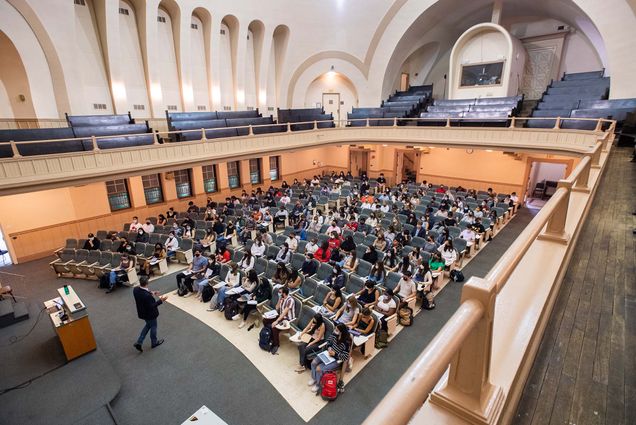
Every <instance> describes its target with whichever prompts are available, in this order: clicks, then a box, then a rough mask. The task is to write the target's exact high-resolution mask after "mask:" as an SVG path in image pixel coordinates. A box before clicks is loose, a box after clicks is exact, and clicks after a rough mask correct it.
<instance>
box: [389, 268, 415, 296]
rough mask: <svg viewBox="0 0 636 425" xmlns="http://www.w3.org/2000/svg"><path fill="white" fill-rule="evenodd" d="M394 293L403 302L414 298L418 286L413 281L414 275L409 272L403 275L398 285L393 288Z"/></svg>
mask: <svg viewBox="0 0 636 425" xmlns="http://www.w3.org/2000/svg"><path fill="white" fill-rule="evenodd" d="M393 292H394V293H395V294H396V295H397V296H398V298H400V299H401V300H403V301H406V300H408V299H410V298H412V297H414V296H415V295H416V293H417V286H416V285H415V282H414V281H413V279H412V273H411V271H410V270H408V271H407V272H406V273H404V274H403V275H402V278H401V279H400V281H399V282H398V284H397V285H396V286H395V288H393Z"/></svg>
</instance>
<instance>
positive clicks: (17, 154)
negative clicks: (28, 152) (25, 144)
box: [9, 140, 22, 158]
mask: <svg viewBox="0 0 636 425" xmlns="http://www.w3.org/2000/svg"><path fill="white" fill-rule="evenodd" d="M9 144H10V145H11V152H13V157H14V158H20V157H22V155H20V151H19V150H18V145H16V144H15V140H11V141H9Z"/></svg>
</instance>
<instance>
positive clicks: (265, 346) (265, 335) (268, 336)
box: [258, 325, 272, 351]
mask: <svg viewBox="0 0 636 425" xmlns="http://www.w3.org/2000/svg"><path fill="white" fill-rule="evenodd" d="M258 346H259V347H261V349H262V350H265V351H270V350H271V349H272V327H271V326H269V325H265V326H263V329H261V331H260V333H259V334H258Z"/></svg>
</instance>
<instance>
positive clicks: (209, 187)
mask: <svg viewBox="0 0 636 425" xmlns="http://www.w3.org/2000/svg"><path fill="white" fill-rule="evenodd" d="M202 168H203V189H204V190H205V192H206V193H212V192H216V191H218V190H219V189H218V186H217V184H216V165H204V166H203V167H202Z"/></svg>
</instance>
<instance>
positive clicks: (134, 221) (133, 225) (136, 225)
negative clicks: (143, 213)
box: [130, 216, 141, 232]
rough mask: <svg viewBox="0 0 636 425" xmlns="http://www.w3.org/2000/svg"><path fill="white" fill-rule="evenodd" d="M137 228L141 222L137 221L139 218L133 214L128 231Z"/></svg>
mask: <svg viewBox="0 0 636 425" xmlns="http://www.w3.org/2000/svg"><path fill="white" fill-rule="evenodd" d="M139 229H141V223H140V222H139V219H138V218H137V217H136V216H135V217H133V218H132V223H130V231H131V232H136V231H137V230H139Z"/></svg>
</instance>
